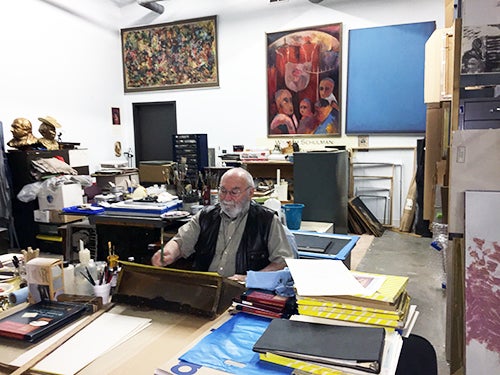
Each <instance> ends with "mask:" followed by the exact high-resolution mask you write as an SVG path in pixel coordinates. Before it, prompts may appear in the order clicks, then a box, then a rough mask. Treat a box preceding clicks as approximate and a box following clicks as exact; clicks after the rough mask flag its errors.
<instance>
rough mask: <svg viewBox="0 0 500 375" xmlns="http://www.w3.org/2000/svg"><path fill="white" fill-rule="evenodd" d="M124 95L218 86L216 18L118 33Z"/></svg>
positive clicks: (137, 28) (129, 29)
mask: <svg viewBox="0 0 500 375" xmlns="http://www.w3.org/2000/svg"><path fill="white" fill-rule="evenodd" d="M121 39H122V56H123V81H124V89H125V92H136V91H151V90H169V89H184V88H196V87H210V86H219V72H218V63H217V17H216V16H210V17H204V18H196V19H190V20H184V21H177V22H170V23H163V24H158V25H150V26H142V27H133V28H127V29H122V30H121Z"/></svg>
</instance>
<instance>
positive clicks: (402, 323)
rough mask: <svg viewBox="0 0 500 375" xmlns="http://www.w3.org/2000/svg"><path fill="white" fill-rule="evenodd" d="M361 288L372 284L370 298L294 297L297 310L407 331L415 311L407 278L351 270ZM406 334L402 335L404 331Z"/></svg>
mask: <svg viewBox="0 0 500 375" xmlns="http://www.w3.org/2000/svg"><path fill="white" fill-rule="evenodd" d="M351 273H352V275H353V276H354V277H355V278H356V280H358V281H359V282H360V283H361V284H362V285H364V286H365V287H368V288H369V287H370V285H374V287H373V288H374V290H375V291H374V292H373V294H371V295H360V294H353V295H334V296H305V295H300V296H297V304H298V311H299V314H301V315H310V316H316V317H321V318H327V319H335V320H340V321H346V322H354V323H361V324H366V325H373V326H380V327H387V328H393V329H398V330H400V331H401V332H403V331H404V330H406V331H409V330H410V329H411V326H412V325H413V323H414V321H415V319H416V317H417V315H418V312H417V311H416V306H415V305H411V303H410V302H411V298H410V295H409V294H408V292H407V290H406V285H407V284H408V277H405V276H395V275H381V274H374V273H367V272H356V271H351ZM405 333H406V332H405Z"/></svg>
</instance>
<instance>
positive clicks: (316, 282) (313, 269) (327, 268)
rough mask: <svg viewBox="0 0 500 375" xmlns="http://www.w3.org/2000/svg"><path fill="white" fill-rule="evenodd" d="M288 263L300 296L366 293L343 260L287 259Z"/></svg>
mask: <svg viewBox="0 0 500 375" xmlns="http://www.w3.org/2000/svg"><path fill="white" fill-rule="evenodd" d="M286 264H287V266H288V268H289V269H290V273H291V275H292V278H293V282H294V285H295V289H296V290H297V294H298V295H300V296H339V295H351V294H366V290H365V288H363V286H362V285H361V284H360V283H359V282H358V281H357V280H356V278H355V277H354V275H353V274H351V272H350V271H349V269H348V268H347V267H346V266H345V264H344V263H343V262H342V261H341V260H332V259H287V260H286Z"/></svg>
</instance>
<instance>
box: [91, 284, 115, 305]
mask: <svg viewBox="0 0 500 375" xmlns="http://www.w3.org/2000/svg"><path fill="white" fill-rule="evenodd" d="M110 292H111V284H110V283H105V284H97V285H94V295H95V296H96V297H101V298H102V304H103V305H106V304H108V303H109V302H110V300H109V298H110Z"/></svg>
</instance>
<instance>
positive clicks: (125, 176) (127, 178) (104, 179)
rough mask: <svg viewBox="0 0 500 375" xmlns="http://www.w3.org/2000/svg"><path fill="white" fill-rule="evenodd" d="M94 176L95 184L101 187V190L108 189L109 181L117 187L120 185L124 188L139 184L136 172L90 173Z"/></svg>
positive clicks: (109, 186)
mask: <svg viewBox="0 0 500 375" xmlns="http://www.w3.org/2000/svg"><path fill="white" fill-rule="evenodd" d="M92 177H95V180H96V184H97V186H99V187H100V188H101V190H110V188H111V185H110V182H111V183H113V184H114V185H115V186H117V187H121V188H123V189H125V190H128V188H130V187H133V186H137V185H139V173H138V172H128V173H121V174H113V175H110V174H107V175H106V174H100V173H95V174H93V175H92Z"/></svg>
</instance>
